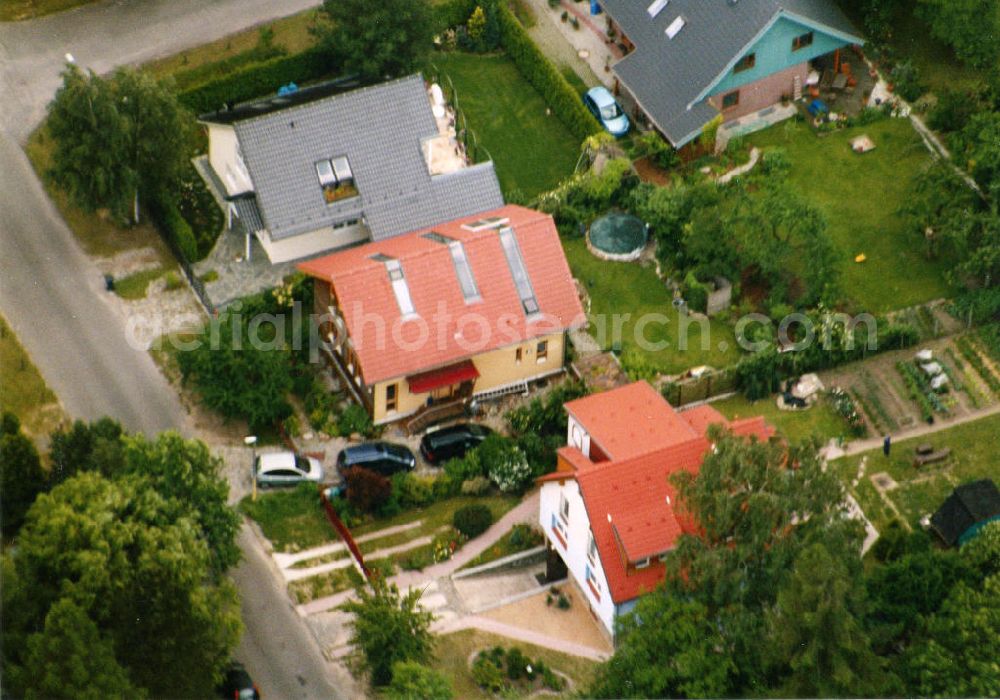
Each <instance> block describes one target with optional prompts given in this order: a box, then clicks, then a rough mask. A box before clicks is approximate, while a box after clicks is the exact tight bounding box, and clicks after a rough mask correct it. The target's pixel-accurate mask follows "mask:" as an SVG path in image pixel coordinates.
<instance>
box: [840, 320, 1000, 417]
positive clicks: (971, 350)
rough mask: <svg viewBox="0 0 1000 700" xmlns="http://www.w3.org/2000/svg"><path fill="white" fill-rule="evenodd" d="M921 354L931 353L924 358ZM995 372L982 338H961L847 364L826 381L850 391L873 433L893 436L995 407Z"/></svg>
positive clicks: (998, 384) (998, 383)
mask: <svg viewBox="0 0 1000 700" xmlns="http://www.w3.org/2000/svg"><path fill="white" fill-rule="evenodd" d="M920 351H929V354H924V355H922V358H923V359H922V360H918V359H917V353H918V352H920ZM970 358H971V359H970ZM980 367H981V368H982V370H980V369H979V368H980ZM993 370H995V368H994V367H993V366H992V365H991V363H990V358H989V357H988V356H986V353H984V352H983V351H982V349H981V345H980V343H979V342H978V339H973V340H970V339H969V336H960V337H959V338H958V339H957V340H956V339H953V338H940V339H937V340H932V341H929V342H926V343H923V344H921V345H920V346H918V347H914V348H908V349H905V350H899V351H895V352H889V353H884V354H881V355H878V356H877V357H874V358H872V359H870V360H866V361H863V362H857V363H853V364H850V365H845V366H843V367H840V368H837V369H834V370H831V371H828V372H825V373H823V374H822V375H821V379H822V381H823V383H824V384H825V385H826V386H840V387H842V388H843V389H845V390H846V391H847V392H848V394H850V396H851V397H852V398H853V399H854V401H855V402H856V404H857V406H858V408H859V409H860V410H861V411H862V412H863V413H864V415H865V420H866V422H867V423H868V425H869V427H870V428H871V429H872V431H873V432H874V433H875V434H879V435H888V434H892V433H895V432H898V431H900V430H907V429H910V428H913V427H916V426H917V425H920V424H923V423H931V422H934V421H940V420H951V419H954V418H959V417H961V416H965V415H968V414H970V413H971V412H973V411H976V410H978V409H981V408H985V407H987V406H990V405H992V404H993V403H995V401H996V395H997V391H998V390H1000V379H998V377H1000V375H994V374H992V373H991V372H992V371H993ZM984 375H985V377H984ZM991 381H992V382H993V383H992V384H991V383H990V382H991Z"/></svg>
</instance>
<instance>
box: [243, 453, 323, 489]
mask: <svg viewBox="0 0 1000 700" xmlns="http://www.w3.org/2000/svg"><path fill="white" fill-rule="evenodd" d="M253 472H254V477H255V478H256V479H257V485H258V486H261V487H268V486H291V485H294V484H299V483H302V482H303V481H312V482H317V483H318V482H320V481H322V480H323V465H322V464H320V462H319V460H318V459H314V458H312V457H303V456H302V455H297V454H295V453H294V452H269V453H267V454H262V455H259V456H258V457H257V462H256V464H254V470H253Z"/></svg>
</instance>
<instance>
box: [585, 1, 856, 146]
mask: <svg viewBox="0 0 1000 700" xmlns="http://www.w3.org/2000/svg"><path fill="white" fill-rule="evenodd" d="M651 2H652V0H601V5H602V6H603V7H604V9H605V10H607V12H608V14H609V15H611V17H612V18H613V19H614V20H615V22H616V23H617V24H618V26H620V27H621V29H622V31H623V32H624V33H625V35H626V36H627V37H628V38H629V39H630V40H631V41H632V43H633V44H635V47H636V48H635V50H634V51H633V52H632V53H631V54H629V55H628V56H626V57H625V58H623V59H622V60H621V61H619V62H618V63H617V64H615V66H614V71H615V73H616V74H617V75H618V77H619V78H621V80H622V82H623V83H625V85H626V86H627V87H628V89H629V91H630V92H631V93H632V94H633V95H635V98H636V100H638V102H639V104H640V106H641V107H642V108H643V110H644V111H645V112H646V113H647V114H648V115H649V116H650V118H651V119H652V120H653V121H654V122H655V123H656V125H657V126H658V127H659V128H660V130H661V131H662V132H663V133H664V134H666V136H667V137H668V138H669V139H670V140H671V141H672V142H673V143H674V144H676V145H682V144H683V143H685V142H686V141H687V140H689V139H690V138H691V137H692V136H693V135H697V133H698V131H700V129H701V127H702V126H704V125H705V123H706V122H708V121H710V120H711V119H712V118H713V117H714V116H715V115H716V114H718V112H717V111H716V110H715V109H713V108H712V107H711V105H709V104H708V103H707V102H705V101H704V100H702V101H697V100H698V98H699V96H700V94H701V93H702V91H703V90H705V89H706V88H707V87H708V86H709V85H710V84H711V83H712V82H713V81H714V80H715V79H716V78H717V77H719V75H720V74H722V73H723V72H724V71H725V70H726V68H727V66H728V64H729V63H730V61H732V60H733V59H735V58H736V57H738V56H739V55H740V54H741V53H742V52H743V50H744V49H746V48H747V47H748V46H749V45H750V44H751V43H752V42H753V41H754V39H755V38H756V37H757V36H758V35H759V34H760V33H761V32H762V31H763V30H764V29H765V28H767V27H768V25H769V24H770V23H771V22H772V20H774V19H775V18H776V17H777V16H778V15H779V14H785V15H787V16H789V17H790V18H792V19H795V18H802V19H806V20H810V21H812V22H814V23H818V24H821V25H824V26H826V27H829V28H830V29H832V30H834V31H837V32H840V33H842V34H845V35H848V36H850V37H852V38H854V39H855V40H857V41H858V42H860V41H861V39H860V38H859V37H857V31H856V30H855V29H854V27H853V26H852V25H851V23H850V21H849V20H848V19H847V17H845V16H844V14H843V12H841V11H840V9H839V8H837V7H836V5H835V3H834V2H833V0H735V1H734V0H670V1H669V2H668V3H667V6H666V7H665V8H664V9H663V10H662V11H661V12H660V13H659V14H658V15H657V16H656V17H655V18H650V16H649V14H648V12H647V8H648V7H649V5H650V4H651ZM678 16H683V17H684V19H685V21H686V24H685V25H684V28H683V29H682V30H681V31H680V33H679V34H677V36H675V37H674V38H673V39H668V38H667V36H666V35H665V33H664V31H665V30H666V28H667V27H668V26H669V25H670V23H671V22H673V21H674V20H675V19H676V18H677V17H678Z"/></svg>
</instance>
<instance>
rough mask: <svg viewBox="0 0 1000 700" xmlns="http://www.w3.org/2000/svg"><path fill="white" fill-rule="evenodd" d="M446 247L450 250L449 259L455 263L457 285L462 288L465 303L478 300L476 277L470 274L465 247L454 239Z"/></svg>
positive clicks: (479, 297) (479, 298)
mask: <svg viewBox="0 0 1000 700" xmlns="http://www.w3.org/2000/svg"><path fill="white" fill-rule="evenodd" d="M448 249H449V251H450V252H451V261H452V262H453V263H454V264H455V275H456V276H457V277H458V286H459V287H461V288H462V296H463V297H465V303H466V304H470V303H472V302H474V301H480V300H481V299H482V297H481V296H480V295H479V288H478V287H476V278H475V277H473V276H472V268H471V267H470V266H469V259H468V258H467V257H466V256H465V247H464V246H463V245H462V244H461V243H460V242H458V241H455V242H454V243H451V244H450V245H449V246H448Z"/></svg>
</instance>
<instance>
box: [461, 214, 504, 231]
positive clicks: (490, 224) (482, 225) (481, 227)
mask: <svg viewBox="0 0 1000 700" xmlns="http://www.w3.org/2000/svg"><path fill="white" fill-rule="evenodd" d="M508 223H510V219H507V218H505V217H502V216H488V217H486V218H485V219H479V220H478V221H473V222H472V223H471V224H462V228H464V229H465V230H466V231H473V232H475V231H485V230H486V229H489V228H500V227H501V226H504V225H506V224H508Z"/></svg>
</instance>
